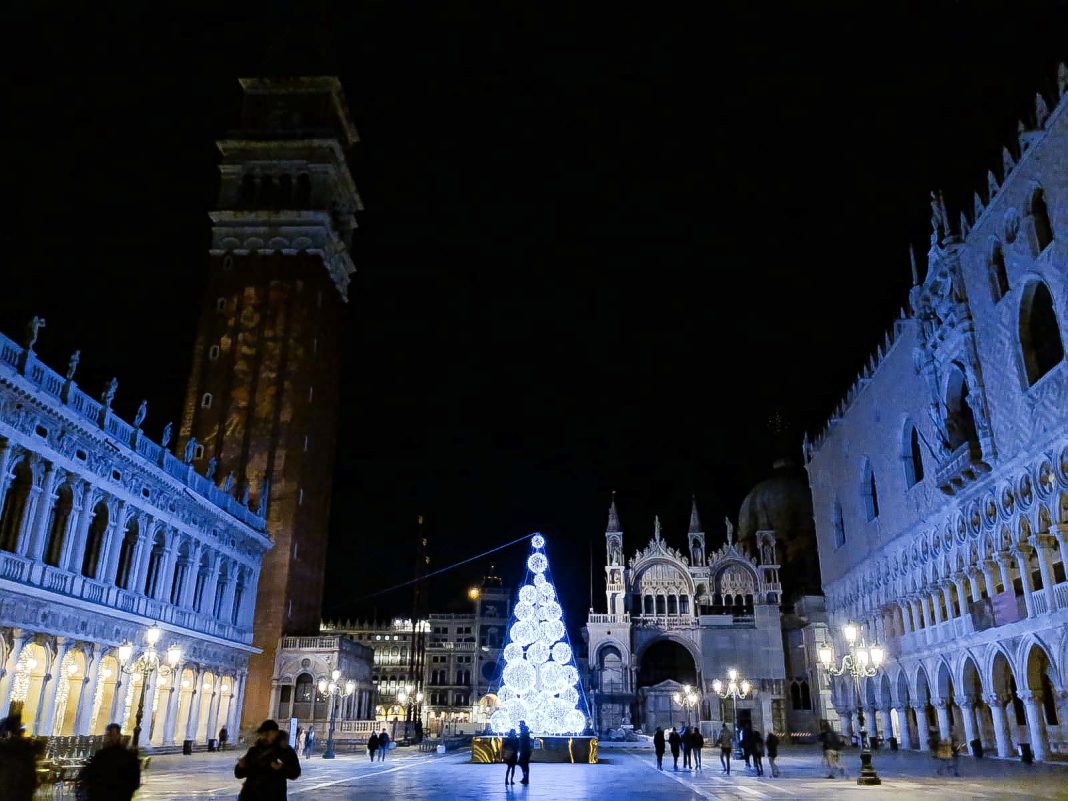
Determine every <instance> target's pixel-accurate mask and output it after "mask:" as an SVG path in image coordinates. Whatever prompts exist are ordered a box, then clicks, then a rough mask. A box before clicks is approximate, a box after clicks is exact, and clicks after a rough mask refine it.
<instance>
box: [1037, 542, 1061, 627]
mask: <svg viewBox="0 0 1068 801" xmlns="http://www.w3.org/2000/svg"><path fill="white" fill-rule="evenodd" d="M1034 540H1035V552H1036V553H1037V555H1038V572H1039V574H1040V575H1041V576H1042V587H1043V589H1045V591H1046V610H1047V611H1049V612H1052V611H1053V610H1054V609H1055V607H1054V605H1053V585H1054V584H1056V581H1054V579H1053V547H1054V545H1055V544H1056V542H1055V540H1054V539H1053V537H1051V536H1050V535H1049V534H1039V535H1038V536H1037V537H1035V538H1034ZM1064 567H1065V569H1066V570H1068V564H1065V566H1064Z"/></svg>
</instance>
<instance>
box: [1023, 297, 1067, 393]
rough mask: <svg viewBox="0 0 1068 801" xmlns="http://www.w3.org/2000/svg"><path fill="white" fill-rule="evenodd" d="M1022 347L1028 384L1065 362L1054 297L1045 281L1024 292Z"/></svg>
mask: <svg viewBox="0 0 1068 801" xmlns="http://www.w3.org/2000/svg"><path fill="white" fill-rule="evenodd" d="M1020 346H1021V348H1022V350H1023V361H1024V369H1025V370H1026V373H1027V383H1028V384H1029V385H1030V384H1034V383H1035V382H1036V381H1038V380H1039V379H1040V378H1042V376H1044V375H1046V373H1048V372H1049V371H1050V370H1052V369H1053V368H1054V367H1056V366H1057V365H1058V364H1060V362H1061V361H1063V360H1064V343H1063V342H1061V332H1060V326H1059V324H1058V321H1057V312H1056V311H1055V310H1054V307H1053V296H1052V295H1051V294H1050V291H1049V287H1047V286H1046V284H1045V283H1043V282H1042V281H1035V282H1034V283H1032V284H1030V285H1029V286H1028V287H1027V288H1026V290H1025V291H1024V296H1023V302H1022V304H1021V307H1020Z"/></svg>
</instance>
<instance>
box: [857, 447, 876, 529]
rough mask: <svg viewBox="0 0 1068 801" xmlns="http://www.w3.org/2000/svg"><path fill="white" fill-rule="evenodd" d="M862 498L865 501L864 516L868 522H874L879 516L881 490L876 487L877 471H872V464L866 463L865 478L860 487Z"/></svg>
mask: <svg viewBox="0 0 1068 801" xmlns="http://www.w3.org/2000/svg"><path fill="white" fill-rule="evenodd" d="M860 494H861V498H862V500H863V501H864V514H865V515H866V516H867V518H868V520H874V519H875V518H877V517H878V516H879V490H878V488H877V487H876V486H875V471H874V470H872V469H871V462H869V461H867V460H865V461H864V477H863V479H862V482H861V485H860Z"/></svg>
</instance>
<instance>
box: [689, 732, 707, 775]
mask: <svg viewBox="0 0 1068 801" xmlns="http://www.w3.org/2000/svg"><path fill="white" fill-rule="evenodd" d="M690 745H691V748H692V754H693V767H694V770H701V749H702V748H704V747H705V736H704V735H703V734H701V730H700V729H694V730H693V739H692V740H691V743H690Z"/></svg>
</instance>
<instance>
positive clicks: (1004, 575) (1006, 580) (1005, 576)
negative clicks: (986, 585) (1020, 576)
mask: <svg viewBox="0 0 1068 801" xmlns="http://www.w3.org/2000/svg"><path fill="white" fill-rule="evenodd" d="M1011 559H1012V554H1011V553H1009V552H1008V551H998V553H997V565H998V571H999V572H1000V573H1001V586H1002V587H1004V589H1005V590H1006V591H1007V590H1011V589H1012V575H1011V574H1010V573H1009V562H1010V560H1011Z"/></svg>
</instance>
